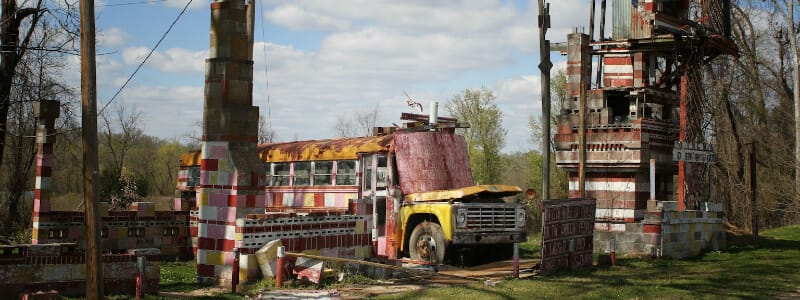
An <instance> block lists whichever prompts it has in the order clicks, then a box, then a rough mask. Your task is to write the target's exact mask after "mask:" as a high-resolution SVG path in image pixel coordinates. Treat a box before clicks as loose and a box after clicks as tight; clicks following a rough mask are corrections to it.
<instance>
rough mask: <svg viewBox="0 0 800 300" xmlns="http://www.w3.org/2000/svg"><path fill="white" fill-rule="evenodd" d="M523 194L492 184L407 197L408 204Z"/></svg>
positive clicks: (516, 189) (509, 186) (519, 190)
mask: <svg viewBox="0 0 800 300" xmlns="http://www.w3.org/2000/svg"><path fill="white" fill-rule="evenodd" d="M520 192H522V189H521V188H519V187H518V186H514V185H503V184H492V185H473V186H468V187H463V188H458V189H452V190H437V191H430V192H419V193H412V194H408V195H405V197H404V198H405V200H406V201H407V202H425V201H446V200H451V199H459V198H464V197H467V196H473V195H477V196H490V195H491V196H496V197H506V196H512V195H515V194H517V193H520Z"/></svg>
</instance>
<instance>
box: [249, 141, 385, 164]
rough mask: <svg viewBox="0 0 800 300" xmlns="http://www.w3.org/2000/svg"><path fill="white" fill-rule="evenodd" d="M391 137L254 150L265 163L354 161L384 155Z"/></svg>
mask: <svg viewBox="0 0 800 300" xmlns="http://www.w3.org/2000/svg"><path fill="white" fill-rule="evenodd" d="M393 143H394V136H393V135H391V134H389V135H383V136H368V137H355V138H341V139H328V140H312V141H299V142H287V143H274V144H263V145H259V146H258V157H259V158H260V159H261V160H262V161H265V162H289V161H311V160H340V159H357V158H358V153H376V152H388V151H390V150H391V148H392V145H393Z"/></svg>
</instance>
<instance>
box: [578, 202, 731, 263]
mask: <svg viewBox="0 0 800 300" xmlns="http://www.w3.org/2000/svg"><path fill="white" fill-rule="evenodd" d="M723 223H724V213H723V207H722V205H720V204H715V203H705V204H703V205H701V209H700V210H684V211H679V210H678V203H677V202H676V201H648V209H647V211H646V212H645V216H644V219H643V220H642V221H641V222H637V223H624V224H614V225H618V226H610V227H608V226H606V227H603V226H605V225H604V224H603V223H598V224H596V225H595V236H594V247H595V248H594V249H595V251H596V252H609V251H612V250H614V251H616V252H617V253H639V254H649V255H652V256H655V257H662V256H663V257H672V258H686V257H692V256H696V255H699V254H700V253H702V252H703V251H708V250H719V249H723V248H725V246H726V239H725V228H724V226H723Z"/></svg>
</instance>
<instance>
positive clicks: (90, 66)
mask: <svg viewBox="0 0 800 300" xmlns="http://www.w3.org/2000/svg"><path fill="white" fill-rule="evenodd" d="M80 18H81V25H80V27H81V126H82V130H81V135H82V140H83V201H84V211H85V222H86V299H89V300H95V299H103V261H102V260H101V259H100V258H101V256H100V228H99V227H100V215H99V214H98V208H97V185H96V184H95V183H96V182H97V180H96V179H97V170H98V162H97V65H96V61H95V56H96V52H95V23H94V0H81V2H80Z"/></svg>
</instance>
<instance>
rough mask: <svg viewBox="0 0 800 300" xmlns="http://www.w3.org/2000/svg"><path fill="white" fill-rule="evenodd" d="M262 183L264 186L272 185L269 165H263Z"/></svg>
mask: <svg viewBox="0 0 800 300" xmlns="http://www.w3.org/2000/svg"><path fill="white" fill-rule="evenodd" d="M264 174H266V175H265V176H264V182H265V184H266V185H271V184H272V167H271V164H270V163H264Z"/></svg>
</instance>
